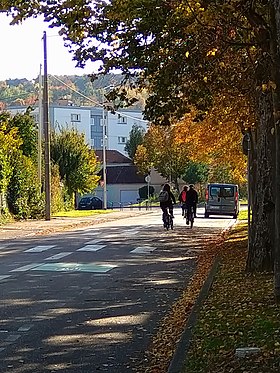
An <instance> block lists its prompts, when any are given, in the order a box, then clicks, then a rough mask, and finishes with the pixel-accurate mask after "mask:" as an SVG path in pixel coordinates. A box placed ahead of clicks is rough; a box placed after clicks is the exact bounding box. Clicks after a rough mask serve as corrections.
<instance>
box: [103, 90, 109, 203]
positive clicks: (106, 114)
mask: <svg viewBox="0 0 280 373" xmlns="http://www.w3.org/2000/svg"><path fill="white" fill-rule="evenodd" d="M104 105H105V103H104V94H103V111H102V125H103V128H102V141H103V144H102V149H103V209H104V210H107V160H106V140H107V131H106V127H107V119H108V112H107V111H106V113H105V108H104ZM105 117H107V118H106V119H105Z"/></svg>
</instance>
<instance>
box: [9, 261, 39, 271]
mask: <svg viewBox="0 0 280 373" xmlns="http://www.w3.org/2000/svg"><path fill="white" fill-rule="evenodd" d="M41 265H42V263H32V264H28V265H26V266H23V267H19V268H16V269H12V270H11V271H10V272H25V271H28V270H29V269H32V268H35V267H39V266H41Z"/></svg>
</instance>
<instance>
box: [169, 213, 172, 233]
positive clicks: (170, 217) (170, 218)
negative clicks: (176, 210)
mask: <svg viewBox="0 0 280 373" xmlns="http://www.w3.org/2000/svg"><path fill="white" fill-rule="evenodd" d="M169 220H170V228H171V229H172V230H173V218H172V216H171V215H169Z"/></svg>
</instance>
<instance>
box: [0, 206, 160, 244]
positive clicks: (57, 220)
mask: <svg viewBox="0 0 280 373" xmlns="http://www.w3.org/2000/svg"><path fill="white" fill-rule="evenodd" d="M152 211H153V210H148V211H147V210H144V209H141V210H138V209H133V210H122V211H120V210H114V211H112V212H108V213H106V214H96V215H93V216H85V217H79V218H67V217H53V218H51V220H22V221H18V222H13V223H8V224H3V225H1V226H0V240H12V239H16V238H20V237H28V236H36V235H47V234H51V233H56V232H60V231H66V230H71V229H76V228H81V227H87V226H92V225H96V224H100V223H105V222H108V221H114V220H116V219H125V218H130V217H134V216H137V215H139V214H141V215H143V214H149V213H151V212H152Z"/></svg>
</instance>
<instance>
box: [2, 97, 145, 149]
mask: <svg viewBox="0 0 280 373" xmlns="http://www.w3.org/2000/svg"><path fill="white" fill-rule="evenodd" d="M26 108H27V107H26V106H10V107H8V108H7V111H9V112H10V113H12V114H16V113H23V112H24V111H25V110H26ZM33 114H34V118H35V121H36V122H37V123H39V108H38V106H37V107H35V108H34V112H33ZM103 115H104V118H105V126H106V127H105V128H106V131H105V133H106V136H105V141H106V148H107V149H108V150H117V151H119V152H120V153H122V154H124V155H127V153H126V152H125V150H124V148H125V144H126V142H127V140H128V138H129V133H130V131H131V129H132V127H133V125H139V126H142V127H143V128H144V130H145V131H146V130H147V126H148V122H147V121H145V120H143V115H142V112H141V111H140V110H136V109H121V110H118V111H117V112H116V113H115V114H112V113H111V112H108V113H107V112H104V113H103V109H102V108H100V107H91V106H74V105H65V104H64V105H53V104H51V105H50V106H49V122H50V125H51V127H52V128H54V129H55V130H59V128H66V127H68V128H73V127H74V128H76V129H77V131H78V132H79V133H84V135H85V140H86V142H87V143H88V144H89V146H90V147H91V148H92V149H94V150H101V149H102V148H103V140H104V139H103V137H104V135H103V126H102V125H103Z"/></svg>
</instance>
